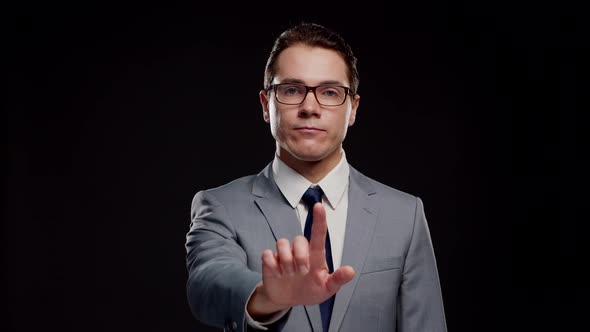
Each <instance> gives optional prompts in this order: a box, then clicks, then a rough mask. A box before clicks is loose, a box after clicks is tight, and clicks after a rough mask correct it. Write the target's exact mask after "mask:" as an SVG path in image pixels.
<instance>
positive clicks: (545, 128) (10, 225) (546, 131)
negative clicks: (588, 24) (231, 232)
mask: <svg viewBox="0 0 590 332" xmlns="http://www.w3.org/2000/svg"><path fill="white" fill-rule="evenodd" d="M297 5H298V6H299V7H304V8H299V9H300V10H299V12H297V13H294V12H293V11H290V10H287V9H282V8H280V7H277V6H272V5H270V4H265V5H264V6H263V8H264V9H257V8H256V7H254V6H252V8H250V10H251V11H253V13H252V14H245V13H244V12H243V11H242V8H233V9H232V11H231V12H228V11H227V10H228V9H227V8H225V9H223V10H222V9H221V8H217V9H215V10H212V9H207V10H206V9H205V8H203V7H202V6H201V5H196V4H195V5H191V6H179V7H166V8H159V7H148V6H145V5H144V6H140V7H131V6H127V7H121V6H114V5H109V6H106V5H101V6H99V5H96V6H91V5H85V6H84V7H81V6H73V7H71V6H65V5H62V6H59V5H54V4H52V5H51V6H50V5H43V6H42V7H31V8H19V9H18V10H14V11H7V12H5V13H4V14H3V16H5V17H6V19H7V20H5V21H4V22H5V23H4V24H5V29H4V32H5V33H7V35H8V36H7V39H6V40H7V41H8V45H9V47H7V52H6V53H7V54H8V55H9V56H10V61H9V62H7V63H5V66H6V68H7V69H8V71H6V72H9V73H10V74H11V75H8V76H6V77H8V78H9V83H10V84H9V89H8V90H5V92H7V95H6V97H5V101H4V105H5V111H6V113H5V111H3V116H2V118H3V124H2V127H3V134H4V139H3V141H4V143H3V145H4V147H3V155H5V156H6V155H7V156H8V161H7V162H4V163H3V164H4V167H5V168H6V169H7V171H6V172H4V174H7V176H5V177H4V180H3V200H2V211H3V212H2V213H3V215H2V244H1V246H2V258H3V261H2V286H1V288H2V291H1V292H2V296H1V297H2V302H3V307H4V309H3V310H2V316H5V319H3V320H2V324H3V325H4V326H5V327H4V328H2V329H1V330H2V331H37V330H41V329H42V330H45V329H50V330H59V331H213V329H210V328H208V327H206V326H204V325H200V324H199V323H197V322H196V321H195V320H194V319H193V317H192V316H191V313H190V311H189V308H188V306H187V301H186V295H185V294H186V293H185V282H186V277H187V272H186V268H185V248H184V241H185V234H186V232H187V231H188V228H189V222H190V220H189V209H190V203H191V199H192V197H193V195H194V194H195V193H196V192H197V191H198V190H201V189H205V188H209V187H213V186H218V185H221V184H224V183H226V182H228V181H230V180H232V179H234V178H237V177H240V176H243V175H247V174H253V173H257V172H259V171H260V170H261V169H262V168H263V167H264V166H265V165H266V164H267V163H268V162H269V161H270V160H271V158H272V156H273V151H274V141H273V139H272V136H271V135H270V131H269V128H268V126H267V125H266V123H265V122H264V121H263V119H262V115H261V107H260V104H259V101H258V91H259V90H260V88H261V87H262V80H263V70H264V65H265V62H266V59H267V56H268V53H269V51H270V48H271V45H272V41H273V39H274V38H275V37H276V36H277V33H278V32H280V31H282V30H283V29H285V28H287V27H288V25H289V24H290V23H295V22H297V21H299V20H301V19H305V20H309V21H314V22H318V23H321V24H324V25H326V26H328V27H330V28H334V29H335V30H337V31H338V32H340V33H341V34H342V35H343V36H344V37H345V38H346V39H347V40H348V41H349V42H350V44H351V45H352V47H353V49H354V50H355V53H356V55H357V57H358V58H359V63H358V67H359V71H360V90H359V93H360V95H361V104H360V108H359V110H358V116H357V123H356V124H355V125H354V126H353V127H352V128H351V129H350V130H349V134H348V137H347V140H346V141H345V144H344V148H345V150H346V152H347V157H348V160H349V162H350V163H351V164H352V165H353V166H354V167H356V168H357V169H359V170H361V171H362V172H364V173H365V174H367V175H369V176H371V177H373V178H375V179H376V180H379V181H381V182H383V183H386V184H388V185H390V186H393V187H396V188H398V189H401V190H404V191H407V192H409V193H411V194H414V195H418V196H420V197H421V198H422V199H423V201H424V204H425V209H426V216H427V219H428V221H429V227H430V231H431V235H432V239H433V242H434V247H435V251H436V255H437V260H438V266H439V272H440V278H441V283H442V289H443V295H444V299H445V307H446V314H447V322H448V327H449V330H450V331H455V332H458V331H500V330H504V329H503V328H504V327H505V326H507V324H510V326H511V327H513V328H515V329H526V328H527V327H530V326H531V324H535V323H539V322H543V323H545V318H541V317H542V314H541V313H540V312H539V311H537V310H536V308H537V307H539V305H538V303H540V302H541V301H543V300H545V298H544V297H545V296H546V294H547V293H548V292H549V293H554V292H557V289H556V288H554V287H556V286H553V285H551V284H545V285H542V288H543V289H544V292H538V291H537V289H538V288H537V286H539V285H538V284H536V281H535V280H534V278H532V277H531V274H530V273H529V272H531V271H534V270H536V269H539V268H541V267H543V266H544V263H546V261H547V260H550V259H551V257H552V256H551V255H552V253H549V252H544V253H543V254H542V255H539V254H531V252H532V251H533V250H535V248H538V246H539V245H541V244H542V240H541V239H540V238H539V236H540V234H541V232H542V230H544V225H545V223H544V222H542V221H543V219H542V216H541V217H540V213H539V212H535V211H536V207H537V206H538V199H541V198H542V196H543V195H542V192H543V191H544V190H545V188H546V186H547V185H549V184H550V183H551V182H553V181H555V180H554V179H553V178H552V177H551V176H547V174H548V173H546V170H547V169H546V168H545V166H546V165H549V164H550V160H549V159H550V155H551V154H547V153H546V152H547V151H553V152H554V151H555V147H556V145H555V144H556V143H555V142H556V140H557V137H556V135H557V133H556V132H557V131H558V130H559V126H560V123H561V122H559V118H555V117H554V115H555V113H552V109H551V108H550V107H549V106H548V101H549V100H548V96H549V95H550V94H552V93H553V91H554V89H555V85H547V84H545V82H546V80H547V78H548V77H549V75H552V74H555V73H556V72H555V69H554V68H553V67H551V66H550V61H552V60H554V59H553V58H552V57H551V56H550V54H551V52H552V51H554V50H555V49H556V48H559V47H561V46H563V45H561V44H559V43H558V44H555V43H554V41H555V40H557V38H556V33H557V32H556V31H555V30H554V27H555V24H556V22H555V20H554V19H553V20H552V19H547V17H549V18H552V17H553V16H546V15H548V14H550V13H548V12H547V11H543V12H542V13H541V12H536V11H535V8H532V9H530V8H526V10H525V8H515V7H512V9H511V10H506V8H500V7H496V8H494V7H490V8H482V7H474V6H471V7H470V6H458V5H454V6H452V5H448V4H446V5H445V6H443V5H440V6H435V7H427V6H421V5H420V6H419V5H416V6H410V5H403V6H402V5H395V4H394V5H392V7H391V8H389V9H387V8H385V7H383V8H382V7H379V6H376V7H367V8H366V9H367V10H366V11H362V10H361V9H359V10H355V9H354V7H346V6H344V5H342V6H339V7H341V8H340V10H339V11H338V12H337V13H332V14H327V13H324V11H322V9H324V10H326V9H330V8H329V7H328V8H322V7H321V5H320V4H319V3H318V4H309V7H307V5H305V6H303V5H304V4H302V3H299V4H297ZM245 8H247V7H244V9H245ZM541 14H542V15H541ZM561 42H564V41H563V40H562V41H561ZM569 56H570V55H569V53H566V54H565V60H563V59H564V58H560V60H559V61H560V65H562V67H560V68H561V69H559V71H558V73H560V74H561V75H562V79H563V77H564V75H565V77H566V78H567V79H564V80H563V82H565V81H568V82H570V80H569V78H570V76H569V75H570V74H571V73H572V72H573V65H572V64H571V63H572V62H571V61H569V58H567V57H569ZM572 60H573V58H572ZM560 82H562V81H553V83H560ZM558 89H559V87H558ZM562 93H570V90H569V89H566V88H563V87H562ZM562 106H565V107H570V106H572V102H571V99H570V102H569V103H566V104H563V105H562ZM556 119H557V120H556ZM540 179H543V181H540ZM539 217H540V218H539ZM535 304H536V305H535ZM531 305H532V306H531ZM509 322H510V323H509Z"/></svg>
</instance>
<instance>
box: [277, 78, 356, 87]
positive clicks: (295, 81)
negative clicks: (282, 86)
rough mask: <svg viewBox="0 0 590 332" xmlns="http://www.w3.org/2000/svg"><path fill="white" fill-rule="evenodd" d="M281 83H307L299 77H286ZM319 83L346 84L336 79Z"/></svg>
mask: <svg viewBox="0 0 590 332" xmlns="http://www.w3.org/2000/svg"><path fill="white" fill-rule="evenodd" d="M281 83H297V84H303V85H306V84H305V82H304V81H302V80H300V79H298V78H285V79H284V80H283V81H282V82H281ZM319 85H342V86H345V84H344V83H342V82H340V81H334V80H329V81H321V82H320V84H319Z"/></svg>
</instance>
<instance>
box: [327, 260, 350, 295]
mask: <svg viewBox="0 0 590 332" xmlns="http://www.w3.org/2000/svg"><path fill="white" fill-rule="evenodd" d="M354 274H355V272H354V269H353V268H352V267H351V266H348V265H346V266H342V267H340V268H339V269H337V270H336V271H334V273H332V274H331V275H330V276H329V277H328V280H327V281H326V288H328V291H329V292H330V293H332V294H333V293H336V292H337V291H338V290H339V289H340V287H342V286H343V285H344V284H346V283H347V282H349V281H351V280H352V278H354Z"/></svg>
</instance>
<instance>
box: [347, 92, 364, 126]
mask: <svg viewBox="0 0 590 332" xmlns="http://www.w3.org/2000/svg"><path fill="white" fill-rule="evenodd" d="M360 99H361V96H359V95H358V94H357V95H354V98H353V99H352V110H351V111H350V116H349V117H348V126H349V127H351V126H352V125H353V124H354V122H355V121H356V110H357V109H358V107H359V103H360Z"/></svg>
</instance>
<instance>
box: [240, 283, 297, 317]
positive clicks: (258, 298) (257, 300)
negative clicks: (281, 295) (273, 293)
mask: <svg viewBox="0 0 590 332" xmlns="http://www.w3.org/2000/svg"><path fill="white" fill-rule="evenodd" d="M289 308H290V306H285V305H279V304H277V303H274V302H273V301H271V300H270V298H269V297H268V296H267V294H266V292H265V290H264V286H263V284H262V281H261V282H259V283H258V285H256V288H255V289H254V292H252V296H251V297H250V300H249V301H248V304H247V305H246V310H247V311H248V314H249V315H250V316H251V317H252V318H253V319H255V320H259V321H260V320H262V321H263V320H265V319H267V318H269V317H271V316H272V315H273V314H275V313H277V312H279V311H284V310H286V309H289Z"/></svg>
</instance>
